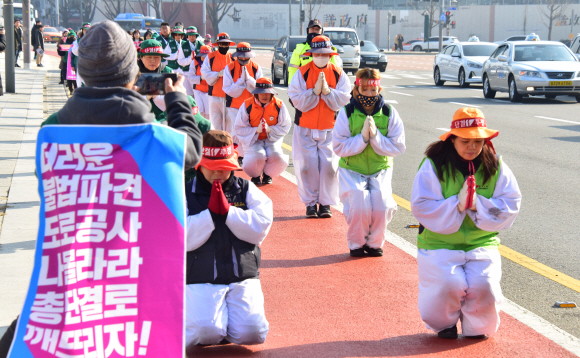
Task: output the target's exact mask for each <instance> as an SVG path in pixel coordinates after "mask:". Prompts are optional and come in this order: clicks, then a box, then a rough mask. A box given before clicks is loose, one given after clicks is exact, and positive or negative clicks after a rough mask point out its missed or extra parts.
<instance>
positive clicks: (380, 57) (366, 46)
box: [360, 40, 388, 72]
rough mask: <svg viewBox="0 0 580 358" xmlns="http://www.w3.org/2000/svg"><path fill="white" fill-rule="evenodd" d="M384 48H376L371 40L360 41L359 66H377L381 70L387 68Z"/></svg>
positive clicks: (383, 70)
mask: <svg viewBox="0 0 580 358" xmlns="http://www.w3.org/2000/svg"><path fill="white" fill-rule="evenodd" d="M383 51H384V50H383V49H379V48H377V46H375V44H374V43H372V42H371V41H367V40H364V41H361V42H360V68H364V67H370V68H377V69H378V70H379V71H381V72H385V70H386V69H387V64H388V59H387V55H385V54H383V53H382V52H383Z"/></svg>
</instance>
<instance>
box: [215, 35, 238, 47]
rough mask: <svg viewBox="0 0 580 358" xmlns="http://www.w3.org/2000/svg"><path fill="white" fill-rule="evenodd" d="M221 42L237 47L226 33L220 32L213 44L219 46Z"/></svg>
mask: <svg viewBox="0 0 580 358" xmlns="http://www.w3.org/2000/svg"><path fill="white" fill-rule="evenodd" d="M220 42H228V43H229V45H230V46H236V43H235V42H233V41H232V40H230V35H228V34H227V33H226V32H220V33H219V34H218V35H217V38H216V41H215V42H214V43H213V44H214V45H216V46H217V44H218V43H220Z"/></svg>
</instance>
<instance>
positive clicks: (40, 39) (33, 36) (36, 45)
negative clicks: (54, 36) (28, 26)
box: [30, 21, 44, 67]
mask: <svg viewBox="0 0 580 358" xmlns="http://www.w3.org/2000/svg"><path fill="white" fill-rule="evenodd" d="M43 29H44V26H43V25H42V24H41V22H40V21H36V25H34V27H33V28H32V31H31V33H30V43H31V44H32V49H33V51H34V58H35V59H36V66H37V67H44V65H43V64H42V56H43V55H44V36H43V33H42V30H43Z"/></svg>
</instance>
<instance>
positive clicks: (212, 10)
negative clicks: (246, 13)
mask: <svg viewBox="0 0 580 358" xmlns="http://www.w3.org/2000/svg"><path fill="white" fill-rule="evenodd" d="M233 6H234V2H233V1H232V0H208V1H207V2H206V11H207V15H208V16H209V21H211V27H212V28H213V31H214V32H215V33H216V34H219V33H220V27H219V24H220V22H221V21H222V19H223V18H224V16H226V14H227V13H228V11H230V9H231V8H232V7H233Z"/></svg>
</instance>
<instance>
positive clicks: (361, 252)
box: [350, 247, 365, 257]
mask: <svg viewBox="0 0 580 358" xmlns="http://www.w3.org/2000/svg"><path fill="white" fill-rule="evenodd" d="M350 256H352V257H364V256H365V249H364V248H362V247H361V248H358V249H355V250H350Z"/></svg>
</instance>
